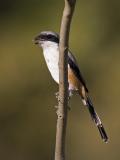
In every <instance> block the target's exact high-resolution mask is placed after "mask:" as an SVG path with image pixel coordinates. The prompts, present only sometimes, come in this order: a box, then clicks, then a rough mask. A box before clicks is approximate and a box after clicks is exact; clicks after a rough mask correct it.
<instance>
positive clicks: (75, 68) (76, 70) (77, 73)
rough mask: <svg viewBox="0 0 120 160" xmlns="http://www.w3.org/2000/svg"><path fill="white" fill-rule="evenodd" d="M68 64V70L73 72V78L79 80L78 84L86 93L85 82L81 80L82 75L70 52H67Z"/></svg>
mask: <svg viewBox="0 0 120 160" xmlns="http://www.w3.org/2000/svg"><path fill="white" fill-rule="evenodd" d="M68 64H69V66H70V68H71V69H72V70H73V72H74V74H75V76H76V77H77V78H78V79H79V80H80V82H81V83H82V84H83V86H84V87H85V90H86V92H88V89H87V87H86V83H85V80H84V79H83V77H82V74H81V72H80V70H79V67H78V65H77V61H76V59H75V57H74V56H73V55H72V53H71V52H70V51H69V52H68Z"/></svg>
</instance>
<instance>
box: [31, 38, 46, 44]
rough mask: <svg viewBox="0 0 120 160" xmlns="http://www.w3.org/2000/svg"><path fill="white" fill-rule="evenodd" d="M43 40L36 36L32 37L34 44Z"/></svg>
mask: <svg viewBox="0 0 120 160" xmlns="http://www.w3.org/2000/svg"><path fill="white" fill-rule="evenodd" d="M43 41H44V40H43V39H40V38H38V37H36V38H34V39H33V42H34V44H42V43H43Z"/></svg>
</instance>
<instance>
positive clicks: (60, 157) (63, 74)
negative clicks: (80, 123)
mask: <svg viewBox="0 0 120 160" xmlns="http://www.w3.org/2000/svg"><path fill="white" fill-rule="evenodd" d="M75 3H76V0H65V7H64V11H63V16H62V21H61V28H60V43H59V52H60V54H59V102H58V103H59V104H58V111H57V116H58V119H57V129H56V146H55V160H65V137H66V127H67V113H68V61H67V59H68V42H69V32H70V24H71V20H72V15H73V12H74V7H75Z"/></svg>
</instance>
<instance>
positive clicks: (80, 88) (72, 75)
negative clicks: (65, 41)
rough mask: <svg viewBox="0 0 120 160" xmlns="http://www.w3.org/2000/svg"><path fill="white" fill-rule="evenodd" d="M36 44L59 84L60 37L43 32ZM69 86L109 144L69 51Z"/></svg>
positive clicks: (36, 38)
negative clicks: (41, 50)
mask: <svg viewBox="0 0 120 160" xmlns="http://www.w3.org/2000/svg"><path fill="white" fill-rule="evenodd" d="M34 43H35V44H38V45H39V46H40V47H42V49H43V54H44V58H45V61H46V63H47V67H48V69H49V71H50V73H51V75H52V77H53V79H54V80H55V81H56V82H57V83H58V84H59V66H58V63H59V35H58V34H57V33H55V32H51V31H43V32H41V33H40V34H39V35H38V36H36V37H35V39H34ZM68 84H69V93H70V95H71V94H72V93H73V91H76V92H77V93H78V94H79V95H80V97H81V99H82V102H83V104H84V106H86V107H87V108H88V110H89V112H90V115H91V117H92V120H93V121H94V122H95V124H96V126H97V127H98V130H99V132H100V135H101V137H102V139H103V141H104V142H107V141H108V137H107V134H106V132H105V129H104V127H103V125H102V123H101V120H100V118H99V116H98V114H97V113H96V111H95V109H94V107H93V104H92V102H91V99H90V97H89V95H88V89H87V86H86V83H85V81H84V79H83V77H82V75H81V72H80V69H79V67H78V64H77V62H76V59H75V57H74V56H73V54H72V53H71V52H70V51H68Z"/></svg>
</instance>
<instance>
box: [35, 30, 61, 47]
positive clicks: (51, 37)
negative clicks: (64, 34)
mask: <svg viewBox="0 0 120 160" xmlns="http://www.w3.org/2000/svg"><path fill="white" fill-rule="evenodd" d="M34 43H35V44H38V45H40V46H41V47H42V48H44V47H48V46H51V45H56V44H57V45H58V44H59V35H58V34H57V33H55V32H52V31H43V32H41V33H40V34H39V35H37V36H36V37H35V38H34Z"/></svg>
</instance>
